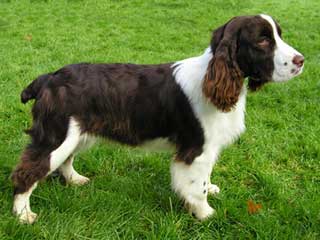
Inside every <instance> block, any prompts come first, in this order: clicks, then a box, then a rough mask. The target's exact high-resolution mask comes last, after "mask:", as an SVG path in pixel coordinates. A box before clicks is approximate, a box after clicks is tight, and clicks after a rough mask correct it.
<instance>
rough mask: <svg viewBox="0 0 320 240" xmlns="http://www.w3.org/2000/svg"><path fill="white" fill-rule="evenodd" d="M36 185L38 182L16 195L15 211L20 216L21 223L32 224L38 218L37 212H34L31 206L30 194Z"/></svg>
mask: <svg viewBox="0 0 320 240" xmlns="http://www.w3.org/2000/svg"><path fill="white" fill-rule="evenodd" d="M36 187H37V183H34V184H33V185H32V187H30V188H29V190H28V191H26V192H24V193H22V194H17V195H15V197H14V202H13V213H14V214H16V215H17V216H18V217H19V221H20V222H21V223H28V224H32V223H34V221H35V220H36V218H37V214H35V213H34V212H32V211H31V208H30V196H31V194H32V191H33V190H34V189H35V188H36Z"/></svg>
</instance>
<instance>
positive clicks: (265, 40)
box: [258, 37, 270, 48]
mask: <svg viewBox="0 0 320 240" xmlns="http://www.w3.org/2000/svg"><path fill="white" fill-rule="evenodd" d="M258 45H259V47H263V48H264V47H268V46H269V45H270V39H269V38H267V37H262V38H260V39H259V41H258Z"/></svg>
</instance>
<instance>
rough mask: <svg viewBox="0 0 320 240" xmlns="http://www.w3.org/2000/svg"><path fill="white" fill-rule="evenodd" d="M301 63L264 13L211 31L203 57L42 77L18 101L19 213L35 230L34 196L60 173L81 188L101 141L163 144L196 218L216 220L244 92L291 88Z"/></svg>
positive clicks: (66, 70)
mask: <svg viewBox="0 0 320 240" xmlns="http://www.w3.org/2000/svg"><path fill="white" fill-rule="evenodd" d="M303 62H304V58H303V56H302V55H301V54H300V53H299V52H297V51H296V50H295V49H293V48H292V47H290V46H289V45H288V44H286V43H285V42H284V41H283V40H282V38H281V30H280V27H279V25H278V24H277V23H276V22H275V21H274V20H273V19H272V18H271V17H270V16H267V15H257V16H240V17H235V18H233V19H231V20H230V21H229V22H227V23H226V24H225V25H223V26H221V27H219V28H218V29H216V30H215V31H214V32H213V37H212V40H211V44H210V47H209V48H207V49H206V50H205V52H204V53H203V54H202V55H201V56H198V57H193V58H188V59H185V60H182V61H178V62H175V63H168V64H158V65H135V64H88V63H81V64H74V65H68V66H65V67H63V68H62V69H60V70H58V71H56V72H54V73H49V74H45V75H42V76H40V77H38V78H37V79H36V80H34V81H33V82H32V83H31V84H30V85H29V86H28V87H27V88H26V89H25V90H23V92H22V94H21V100H22V102H23V103H26V102H27V101H29V100H30V99H35V102H34V105H33V108H32V114H33V126H32V127H31V129H29V130H28V131H27V133H28V134H29V135H30V136H31V139H32V142H31V143H30V144H29V145H28V146H27V147H26V149H25V150H24V152H23V154H22V157H21V163H20V164H19V165H18V166H17V168H16V169H15V171H14V172H13V175H12V179H13V183H14V204H13V211H14V213H15V214H16V215H18V216H19V219H20V221H21V222H27V223H33V222H34V221H35V219H36V216H37V215H36V214H35V213H33V212H32V211H31V208H30V202H29V198H30V195H31V193H32V191H33V190H34V189H35V188H36V186H37V183H38V181H39V180H41V179H44V178H45V177H46V176H48V175H49V174H50V173H52V172H53V171H55V170H57V169H59V170H60V172H61V174H62V175H63V176H64V177H65V179H66V181H67V182H68V183H72V184H78V185H81V184H84V183H86V182H88V181H89V179H88V178H86V177H84V176H81V175H80V174H79V173H77V172H76V171H75V169H74V168H73V166H72V163H73V158H74V155H75V154H76V153H77V152H78V151H79V150H80V149H81V148H83V147H84V146H85V145H87V144H90V143H91V139H94V138H95V137H102V138H108V139H112V140H116V141H118V142H121V143H124V144H127V145H131V146H138V145H144V144H146V143H148V142H150V141H152V140H156V139H162V140H165V141H167V142H168V143H170V144H171V145H173V146H175V148H176V155H175V159H174V160H173V161H172V166H171V175H172V187H173V189H174V190H175V191H176V192H177V194H178V195H179V196H180V197H181V198H182V199H183V200H184V201H185V203H186V205H187V206H188V208H189V211H190V212H192V213H194V215H195V216H196V217H197V218H198V219H205V218H207V217H209V216H210V215H212V214H213V213H214V210H213V209H212V208H211V207H210V206H209V204H208V202H207V195H208V194H214V193H218V192H219V188H218V187H217V186H216V185H214V184H212V183H211V182H210V175H211V171H212V167H213V166H214V164H215V162H216V161H217V157H218V155H219V152H220V151H221V149H222V148H223V147H224V146H226V145H227V144H229V143H231V142H232V141H233V140H234V139H235V138H237V137H238V136H239V135H240V133H242V132H243V131H244V130H245V124H244V115H245V100H246V92H247V91H246V86H244V79H245V78H248V79H249V80H248V87H249V89H252V90H257V89H259V88H260V87H261V86H262V85H263V84H265V83H267V82H272V81H273V82H282V81H287V80H289V79H291V78H293V77H295V76H297V75H298V74H300V73H301V72H302V69H303Z"/></svg>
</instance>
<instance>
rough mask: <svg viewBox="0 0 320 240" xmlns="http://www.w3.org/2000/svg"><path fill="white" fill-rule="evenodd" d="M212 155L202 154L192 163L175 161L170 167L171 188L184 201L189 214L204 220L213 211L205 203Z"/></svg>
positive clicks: (206, 202)
mask: <svg viewBox="0 0 320 240" xmlns="http://www.w3.org/2000/svg"><path fill="white" fill-rule="evenodd" d="M212 157H214V159H215V156H212V154H209V153H208V152H205V151H204V152H203V153H202V154H201V155H200V156H198V157H196V158H195V159H194V160H193V161H192V163H186V162H185V161H181V160H180V159H176V160H174V161H173V162H172V165H171V177H172V187H173V189H174V190H175V192H177V194H178V195H179V196H180V197H181V198H182V199H183V200H184V201H185V205H186V207H187V208H188V210H189V212H190V213H192V214H194V215H195V216H196V217H197V218H198V219H200V220H204V219H206V218H208V217H210V216H211V215H212V214H213V213H214V212H215V211H214V209H213V208H211V207H210V206H209V204H208V201H207V196H208V192H209V187H210V175H211V170H212V165H213V160H212Z"/></svg>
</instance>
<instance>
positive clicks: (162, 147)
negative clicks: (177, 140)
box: [139, 138, 175, 152]
mask: <svg viewBox="0 0 320 240" xmlns="http://www.w3.org/2000/svg"><path fill="white" fill-rule="evenodd" d="M139 148H141V149H143V150H145V151H152V152H163V151H170V152H172V151H174V150H175V146H174V144H173V143H171V142H170V141H169V140H168V138H156V139H154V140H149V141H146V142H144V143H143V144H141V145H139Z"/></svg>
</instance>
